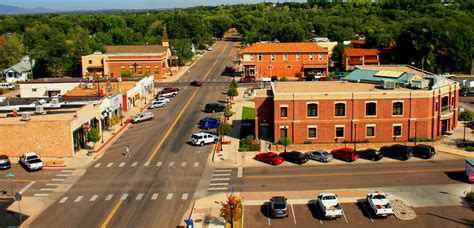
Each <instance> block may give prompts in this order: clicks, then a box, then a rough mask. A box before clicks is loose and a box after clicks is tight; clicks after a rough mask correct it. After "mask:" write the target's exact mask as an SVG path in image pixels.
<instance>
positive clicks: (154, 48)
mask: <svg viewBox="0 0 474 228" xmlns="http://www.w3.org/2000/svg"><path fill="white" fill-rule="evenodd" d="M105 49H106V51H105V53H106V54H135V53H164V52H166V51H167V49H166V48H165V47H163V46H161V45H116V46H106V47H105Z"/></svg>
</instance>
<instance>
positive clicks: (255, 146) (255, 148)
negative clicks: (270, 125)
mask: <svg viewBox="0 0 474 228" xmlns="http://www.w3.org/2000/svg"><path fill="white" fill-rule="evenodd" d="M248 150H249V151H259V150H260V144H258V143H257V144H251V145H250V146H249V149H248Z"/></svg>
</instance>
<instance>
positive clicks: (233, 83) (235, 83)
mask: <svg viewBox="0 0 474 228" xmlns="http://www.w3.org/2000/svg"><path fill="white" fill-rule="evenodd" d="M230 87H233V88H238V87H239V84H238V83H237V82H236V81H235V80H234V79H232V82H231V83H230Z"/></svg>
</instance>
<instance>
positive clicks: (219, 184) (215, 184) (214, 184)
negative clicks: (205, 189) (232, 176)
mask: <svg viewBox="0 0 474 228" xmlns="http://www.w3.org/2000/svg"><path fill="white" fill-rule="evenodd" d="M222 185H224V186H227V185H229V183H210V184H209V186H222Z"/></svg>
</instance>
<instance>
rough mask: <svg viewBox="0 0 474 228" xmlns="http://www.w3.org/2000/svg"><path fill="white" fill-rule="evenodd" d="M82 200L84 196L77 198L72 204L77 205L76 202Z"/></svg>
mask: <svg viewBox="0 0 474 228" xmlns="http://www.w3.org/2000/svg"><path fill="white" fill-rule="evenodd" d="M82 198H84V196H78V197H77V198H76V199H75V200H74V203H77V202H79V201H81V200H82Z"/></svg>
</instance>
